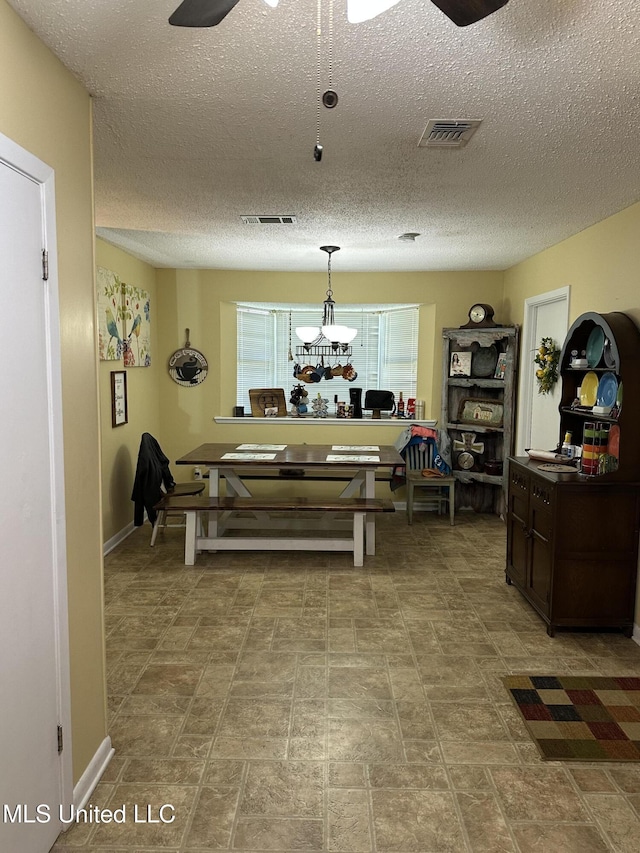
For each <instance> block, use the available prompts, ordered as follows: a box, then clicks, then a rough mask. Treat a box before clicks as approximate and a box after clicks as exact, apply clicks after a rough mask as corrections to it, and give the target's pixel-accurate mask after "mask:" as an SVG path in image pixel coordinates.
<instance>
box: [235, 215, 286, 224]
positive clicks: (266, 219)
mask: <svg viewBox="0 0 640 853" xmlns="http://www.w3.org/2000/svg"><path fill="white" fill-rule="evenodd" d="M240 219H242V221H243V222H244V224H245V225H295V224H296V222H297V221H298V220H297V219H296V217H295V216H255V215H252V216H241V217H240Z"/></svg>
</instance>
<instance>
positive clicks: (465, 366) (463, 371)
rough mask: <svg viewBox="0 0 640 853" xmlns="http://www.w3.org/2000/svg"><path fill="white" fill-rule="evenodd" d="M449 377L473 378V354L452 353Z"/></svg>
mask: <svg viewBox="0 0 640 853" xmlns="http://www.w3.org/2000/svg"><path fill="white" fill-rule="evenodd" d="M449 376H471V353H470V352H452V353H451V364H450V366H449Z"/></svg>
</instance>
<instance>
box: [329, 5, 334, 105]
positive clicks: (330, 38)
mask: <svg viewBox="0 0 640 853" xmlns="http://www.w3.org/2000/svg"><path fill="white" fill-rule="evenodd" d="M329 88H330V89H333V0H329Z"/></svg>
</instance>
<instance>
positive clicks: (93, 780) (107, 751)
mask: <svg viewBox="0 0 640 853" xmlns="http://www.w3.org/2000/svg"><path fill="white" fill-rule="evenodd" d="M114 752H115V749H114V748H113V747H112V746H111V738H110V737H109V736H108V735H107V737H106V738H105V739H104V740H103V741H102V743H101V744H100V746H99V747H98V749H97V751H96V754H95V755H94V756H93V758H92V759H91V761H90V762H89V764H88V765H87V769H86V770H85V771H84V773H83V774H82V776H81V777H80V779H79V780H78V784H77V785H76V786H75V787H74V789H73V805H74V806H75V808H76V809H82V808H84V807H85V805H86V804H87V803H88V802H89V797H90V796H91V794H92V793H93V791H94V789H95V787H96V785H97V784H98V782H99V781H100V778H101V777H102V774H103V773H104V771H105V770H106V769H107V764H108V763H109V762H110V761H111V759H112V758H113V754H114Z"/></svg>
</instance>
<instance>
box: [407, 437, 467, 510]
mask: <svg viewBox="0 0 640 853" xmlns="http://www.w3.org/2000/svg"><path fill="white" fill-rule="evenodd" d="M433 447H434V445H433V443H432V442H425V443H423V444H413V445H409V446H408V447H407V449H406V452H405V457H404V461H405V466H406V478H407V482H406V485H407V521H408V523H409V524H413V501H414V492H415V490H416V489H420V490H423V491H426V492H428V493H429V494H428V496H427V501H428V502H429V503H431V504H436V505H437V507H438V514H439V515H442V512H443V507H444V506H445V504H448V505H449V519H450V521H451V524H452V525H453V524H454V523H455V521H454V517H455V507H456V501H455V485H456V481H455V478H454V476H453V474H449V475H445V476H438V475H439V474H440V472H439V471H437V469H435V468H434V467H433ZM423 472H430V473H427V474H426V476H425V474H424V473H423Z"/></svg>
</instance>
